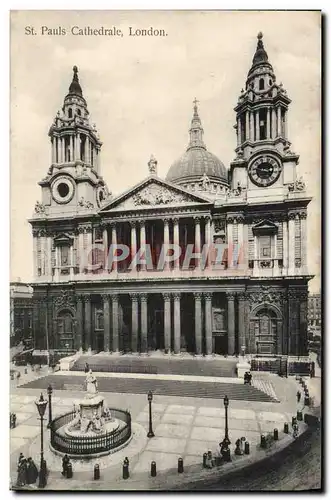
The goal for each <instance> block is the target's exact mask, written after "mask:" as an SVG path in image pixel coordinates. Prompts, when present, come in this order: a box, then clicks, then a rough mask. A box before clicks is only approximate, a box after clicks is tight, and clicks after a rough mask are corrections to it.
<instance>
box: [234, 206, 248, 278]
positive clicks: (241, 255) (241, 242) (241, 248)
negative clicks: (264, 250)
mask: <svg viewBox="0 0 331 500" xmlns="http://www.w3.org/2000/svg"><path fill="white" fill-rule="evenodd" d="M244 220H245V219H244V217H243V215H239V216H238V217H237V230H238V249H237V252H236V253H237V255H238V265H240V266H242V267H243V266H244V260H245V257H246V254H247V251H246V250H247V248H246V246H245V243H246V242H245V239H244ZM245 270H246V269H245Z"/></svg>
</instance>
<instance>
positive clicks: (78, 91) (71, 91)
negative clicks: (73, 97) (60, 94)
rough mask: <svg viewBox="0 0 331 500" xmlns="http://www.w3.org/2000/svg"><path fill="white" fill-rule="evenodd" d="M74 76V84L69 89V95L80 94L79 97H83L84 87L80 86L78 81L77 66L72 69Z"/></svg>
mask: <svg viewBox="0 0 331 500" xmlns="http://www.w3.org/2000/svg"><path fill="white" fill-rule="evenodd" d="M72 70H73V72H74V74H73V77H72V82H71V84H70V87H69V94H78V95H81V96H82V95H83V91H82V87H81V86H80V83H79V79H78V68H77V66H74V67H73V68H72Z"/></svg>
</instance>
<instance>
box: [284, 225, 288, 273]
mask: <svg viewBox="0 0 331 500" xmlns="http://www.w3.org/2000/svg"><path fill="white" fill-rule="evenodd" d="M283 268H284V270H285V272H286V273H287V269H288V227H287V218H285V220H283Z"/></svg>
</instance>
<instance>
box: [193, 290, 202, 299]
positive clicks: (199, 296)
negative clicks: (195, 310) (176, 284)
mask: <svg viewBox="0 0 331 500" xmlns="http://www.w3.org/2000/svg"><path fill="white" fill-rule="evenodd" d="M193 295H194V298H195V300H201V298H202V293H201V292H194V293H193Z"/></svg>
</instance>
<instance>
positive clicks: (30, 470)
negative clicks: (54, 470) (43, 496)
mask: <svg viewBox="0 0 331 500" xmlns="http://www.w3.org/2000/svg"><path fill="white" fill-rule="evenodd" d="M38 475H39V473H38V469H37V466H36V464H35V463H34V461H33V460H32V458H31V457H29V458H28V463H27V481H26V482H27V484H34V483H35V482H36V481H37V479H38Z"/></svg>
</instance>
